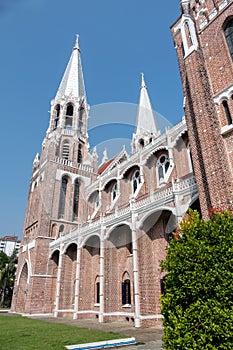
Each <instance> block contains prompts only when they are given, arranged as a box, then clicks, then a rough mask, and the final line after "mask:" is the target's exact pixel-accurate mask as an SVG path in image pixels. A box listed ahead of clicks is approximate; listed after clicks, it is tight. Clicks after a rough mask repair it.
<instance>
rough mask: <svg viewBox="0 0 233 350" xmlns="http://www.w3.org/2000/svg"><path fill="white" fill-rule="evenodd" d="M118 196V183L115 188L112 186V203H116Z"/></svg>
mask: <svg viewBox="0 0 233 350" xmlns="http://www.w3.org/2000/svg"><path fill="white" fill-rule="evenodd" d="M116 196H117V183H115V184H114V185H113V186H112V201H114V199H115V198H116Z"/></svg>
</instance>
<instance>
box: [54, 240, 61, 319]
mask: <svg viewBox="0 0 233 350" xmlns="http://www.w3.org/2000/svg"><path fill="white" fill-rule="evenodd" d="M62 256H63V254H62V245H61V247H60V255H59V261H58V271H57V285H56V299H55V311H54V317H57V316H58V310H59V299H60V290H61V272H62Z"/></svg>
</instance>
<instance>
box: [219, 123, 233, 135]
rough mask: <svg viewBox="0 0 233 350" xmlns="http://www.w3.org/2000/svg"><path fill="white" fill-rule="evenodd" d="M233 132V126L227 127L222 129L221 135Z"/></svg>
mask: <svg viewBox="0 0 233 350" xmlns="http://www.w3.org/2000/svg"><path fill="white" fill-rule="evenodd" d="M232 130H233V124H230V125H225V126H223V127H222V128H221V135H226V134H228V133H229V132H231V131H232Z"/></svg>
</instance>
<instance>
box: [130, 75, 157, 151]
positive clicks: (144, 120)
mask: <svg viewBox="0 0 233 350" xmlns="http://www.w3.org/2000/svg"><path fill="white" fill-rule="evenodd" d="M158 135H159V130H158V129H157V127H156V123H155V118H154V113H153V110H152V107H151V103H150V98H149V95H148V92H147V88H146V83H145V79H144V74H143V73H142V82H141V91H140V99H139V106H138V115H137V126H136V131H135V133H134V134H133V139H132V152H133V153H134V152H136V151H138V150H139V149H141V148H143V147H144V146H146V145H147V144H149V143H151V142H152V141H153V140H154V139H155V138H156V137H157V136H158Z"/></svg>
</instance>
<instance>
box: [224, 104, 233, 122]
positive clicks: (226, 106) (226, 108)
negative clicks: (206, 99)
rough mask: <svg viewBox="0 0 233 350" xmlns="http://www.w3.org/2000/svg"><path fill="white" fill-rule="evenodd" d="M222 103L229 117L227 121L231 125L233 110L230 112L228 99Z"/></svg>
mask: <svg viewBox="0 0 233 350" xmlns="http://www.w3.org/2000/svg"><path fill="white" fill-rule="evenodd" d="M222 105H223V107H224V111H225V115H226V118H227V123H228V125H230V124H232V118H231V112H230V109H229V106H228V103H227V101H223V103H222Z"/></svg>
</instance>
